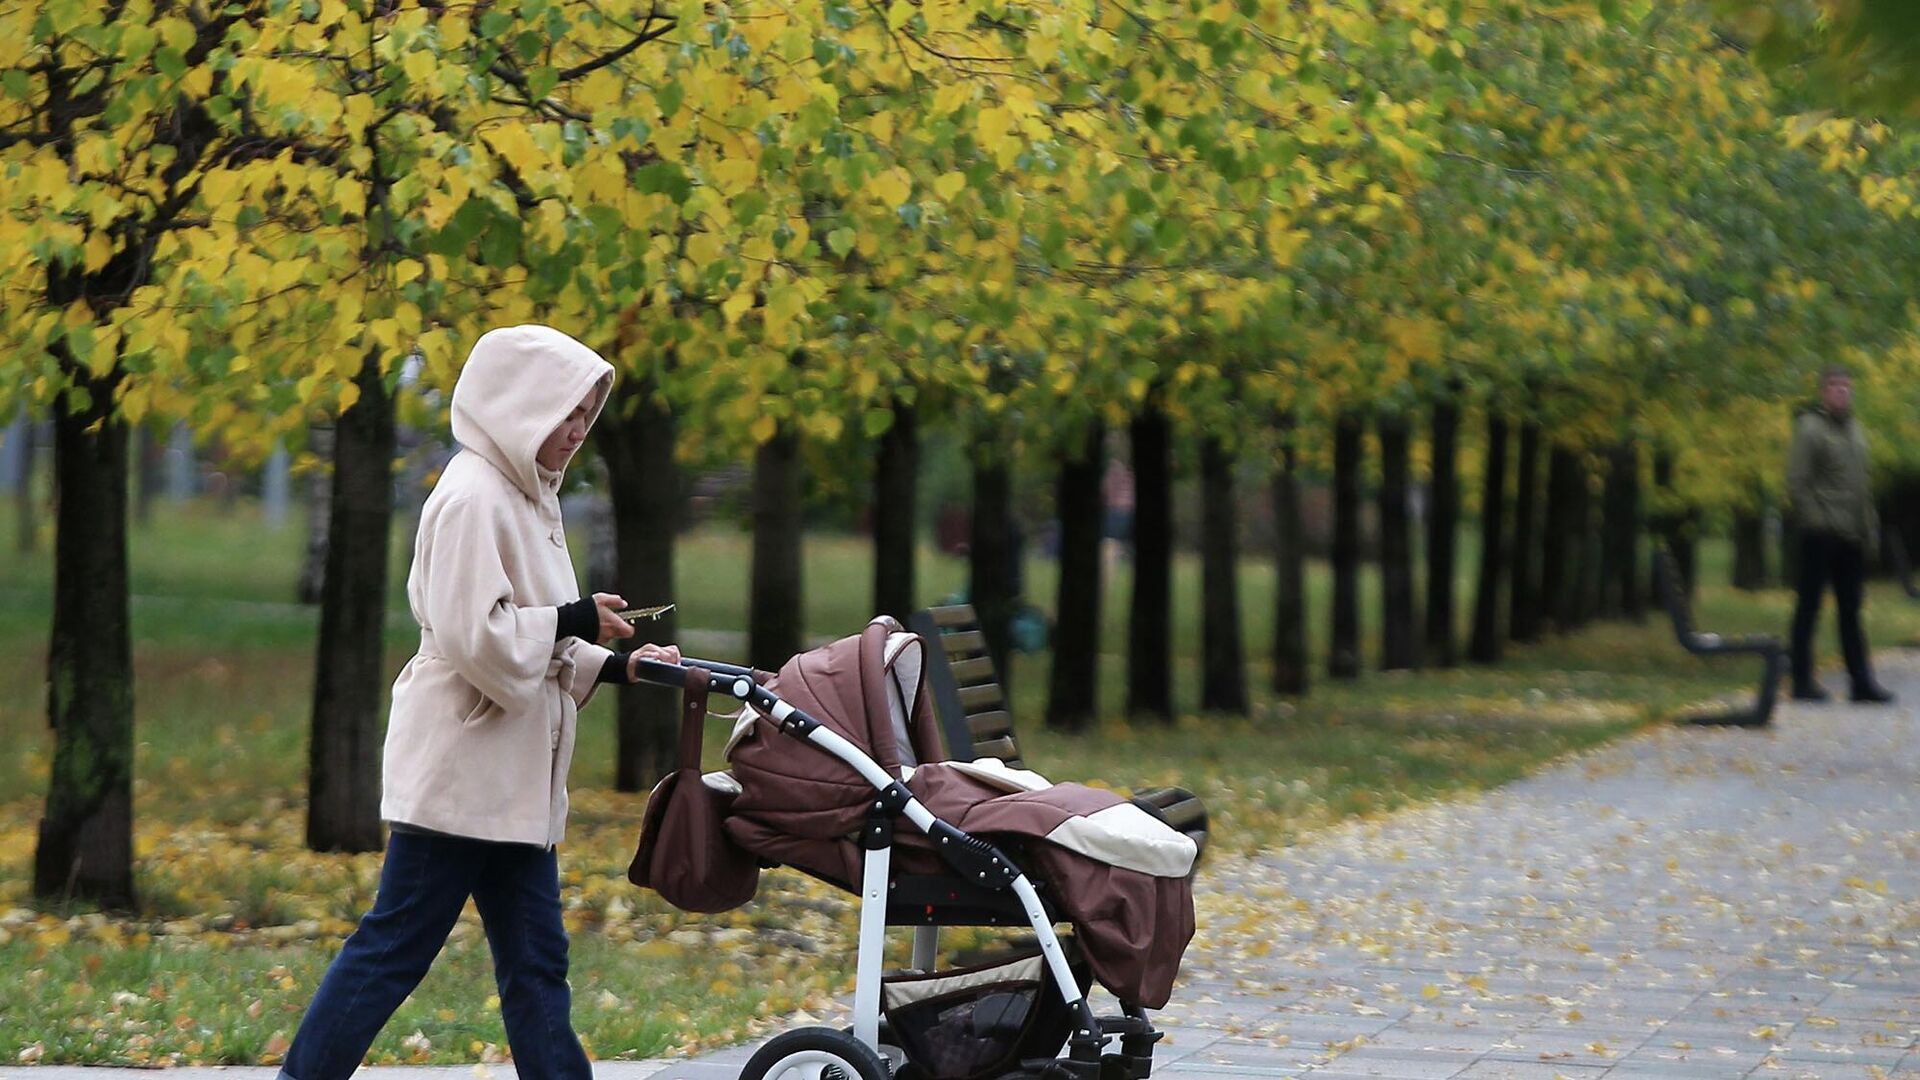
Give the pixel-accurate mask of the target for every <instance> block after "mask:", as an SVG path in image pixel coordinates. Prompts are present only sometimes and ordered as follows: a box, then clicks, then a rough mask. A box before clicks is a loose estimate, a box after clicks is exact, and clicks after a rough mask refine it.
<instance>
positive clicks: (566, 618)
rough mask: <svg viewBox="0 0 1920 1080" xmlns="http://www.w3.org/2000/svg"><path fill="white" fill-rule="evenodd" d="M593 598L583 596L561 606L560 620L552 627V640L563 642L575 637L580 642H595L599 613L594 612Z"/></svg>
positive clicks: (598, 634) (598, 627)
mask: <svg viewBox="0 0 1920 1080" xmlns="http://www.w3.org/2000/svg"><path fill="white" fill-rule="evenodd" d="M595 606H596V605H595V604H594V602H593V597H591V596H583V597H581V598H580V599H578V600H575V601H574V602H573V603H571V604H561V605H560V608H559V611H560V618H559V619H557V620H555V622H554V626H553V640H555V641H565V640H566V639H568V638H570V637H577V638H579V639H580V640H581V641H597V640H598V639H599V637H600V612H598V611H596V610H595Z"/></svg>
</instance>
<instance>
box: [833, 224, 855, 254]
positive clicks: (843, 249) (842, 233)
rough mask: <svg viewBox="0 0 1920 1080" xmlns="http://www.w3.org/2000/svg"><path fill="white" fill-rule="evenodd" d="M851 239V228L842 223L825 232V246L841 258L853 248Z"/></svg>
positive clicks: (852, 238)
mask: <svg viewBox="0 0 1920 1080" xmlns="http://www.w3.org/2000/svg"><path fill="white" fill-rule="evenodd" d="M853 241H854V232H853V230H852V229H849V228H847V227H846V226H844V225H843V226H841V227H840V228H838V229H835V230H833V231H832V232H830V233H828V234H827V247H829V248H831V249H832V250H833V253H834V254H835V255H838V256H840V257H841V258H843V259H844V258H846V256H847V252H849V251H852V250H853Z"/></svg>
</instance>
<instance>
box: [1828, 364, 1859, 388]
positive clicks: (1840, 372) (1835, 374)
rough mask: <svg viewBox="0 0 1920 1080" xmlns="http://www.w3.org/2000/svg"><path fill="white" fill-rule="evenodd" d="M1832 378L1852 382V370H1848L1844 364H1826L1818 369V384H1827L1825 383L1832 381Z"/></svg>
mask: <svg viewBox="0 0 1920 1080" xmlns="http://www.w3.org/2000/svg"><path fill="white" fill-rule="evenodd" d="M1834 379H1845V380H1847V381H1848V382H1852V381H1853V372H1851V371H1848V370H1847V369H1846V368H1845V367H1844V366H1842V365H1840V364H1828V365H1827V366H1826V367H1824V368H1821V369H1820V385H1821V386H1825V385H1827V383H1829V382H1831V381H1833V380H1834Z"/></svg>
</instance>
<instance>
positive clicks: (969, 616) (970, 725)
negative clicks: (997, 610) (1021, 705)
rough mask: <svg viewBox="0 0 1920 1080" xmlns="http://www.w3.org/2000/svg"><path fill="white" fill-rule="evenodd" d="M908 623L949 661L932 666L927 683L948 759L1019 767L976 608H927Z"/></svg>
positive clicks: (1003, 697) (1004, 700) (1009, 716)
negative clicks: (995, 761) (985, 760)
mask: <svg viewBox="0 0 1920 1080" xmlns="http://www.w3.org/2000/svg"><path fill="white" fill-rule="evenodd" d="M907 622H908V629H910V630H912V631H913V632H914V633H917V634H919V635H920V636H922V637H924V638H926V639H927V642H928V643H929V644H931V645H934V646H936V647H938V648H939V649H940V651H941V652H942V653H943V654H944V655H945V656H946V659H947V662H946V663H945V664H929V665H927V683H928V688H929V689H931V690H932V691H933V696H934V703H935V705H936V708H937V711H938V712H939V714H940V725H941V734H942V735H944V736H945V737H946V742H947V754H948V756H950V757H952V758H953V759H954V760H956V761H972V760H974V759H976V758H983V757H990V758H999V759H1000V760H1001V761H1004V762H1006V763H1007V764H1008V765H1012V766H1015V767H1020V766H1021V764H1022V763H1021V760H1020V743H1019V740H1018V739H1017V738H1016V737H1015V736H1014V732H1013V714H1012V713H1010V712H1009V711H1008V710H1007V698H1006V692H1005V691H1004V690H1003V689H1002V687H1001V686H1000V682H999V675H998V674H997V673H996V672H995V671H994V667H993V656H992V654H990V653H989V652H988V651H987V638H986V635H985V634H984V633H982V632H981V630H980V617H979V616H978V615H976V614H975V613H974V610H973V605H972V604H954V605H951V606H948V607H936V608H928V609H926V610H925V611H921V612H918V613H916V614H915V615H914V616H913V617H912V618H911V619H909V620H907Z"/></svg>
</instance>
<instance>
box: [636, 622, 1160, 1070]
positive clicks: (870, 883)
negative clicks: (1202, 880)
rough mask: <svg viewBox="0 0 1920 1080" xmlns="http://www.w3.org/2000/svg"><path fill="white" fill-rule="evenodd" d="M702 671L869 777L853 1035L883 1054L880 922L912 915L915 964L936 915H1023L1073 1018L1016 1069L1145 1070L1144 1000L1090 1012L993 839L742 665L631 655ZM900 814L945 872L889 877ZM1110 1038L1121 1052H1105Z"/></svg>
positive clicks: (652, 666) (960, 919)
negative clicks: (917, 792)
mask: <svg viewBox="0 0 1920 1080" xmlns="http://www.w3.org/2000/svg"><path fill="white" fill-rule="evenodd" d="M696 671H697V672H703V673H705V674H706V677H707V680H708V690H709V693H712V694H724V695H726V696H728V697H731V698H733V699H735V700H736V701H739V702H741V703H742V704H744V705H748V706H751V707H753V708H754V709H757V710H758V711H759V712H760V713H762V714H763V715H765V716H770V717H772V719H773V721H774V722H775V724H776V725H778V727H779V728H780V731H781V732H782V733H783V734H785V735H787V736H789V737H791V738H794V739H797V740H800V741H802V742H806V743H810V744H812V745H813V746H815V747H817V748H819V749H821V750H824V751H825V752H827V753H829V754H832V755H833V756H834V757H836V758H839V759H840V760H841V761H843V762H845V763H846V764H847V765H849V766H851V767H852V768H853V769H854V770H855V771H856V772H858V773H859V774H860V775H861V776H862V777H863V778H865V779H866V781H867V782H868V783H870V784H872V785H873V787H874V799H873V802H872V803H871V804H869V806H868V809H867V816H866V822H865V824H864V825H863V827H862V830H861V837H860V846H861V847H862V849H863V850H864V852H865V857H864V859H863V870H862V880H861V887H860V929H859V946H858V954H857V955H858V960H857V967H856V971H855V976H854V994H853V1036H854V1038H855V1039H857V1040H858V1041H859V1042H860V1043H862V1044H864V1045H865V1046H866V1047H867V1048H868V1049H870V1050H872V1051H873V1052H874V1053H875V1054H880V1053H881V1051H880V996H881V976H882V975H883V973H884V972H883V967H884V963H885V960H884V951H885V945H886V932H887V927H889V926H913V927H914V939H913V965H914V967H916V968H918V969H920V970H922V971H930V970H932V969H933V967H934V964H935V956H936V950H937V947H938V934H939V927H941V926H994V925H1009V924H1013V923H1015V922H1020V921H1024V922H1025V923H1026V924H1027V925H1028V926H1030V927H1031V928H1032V930H1033V933H1034V936H1035V938H1036V939H1037V940H1038V942H1039V945H1040V951H1041V955H1042V956H1043V957H1044V959H1045V962H1046V964H1047V968H1048V970H1049V971H1050V972H1051V974H1052V976H1053V980H1054V983H1055V985H1056V986H1057V987H1058V988H1059V990H1060V994H1061V996H1062V997H1063V998H1064V999H1065V1001H1066V1005H1067V1008H1068V1010H1069V1011H1071V1012H1072V1013H1073V1015H1074V1016H1075V1017H1076V1019H1075V1021H1074V1030H1073V1034H1072V1036H1071V1037H1070V1038H1069V1039H1068V1044H1067V1045H1068V1047H1069V1052H1068V1055H1067V1057H1065V1058H1060V1059H1055V1060H1052V1061H1048V1062H1044V1063H1041V1062H1032V1063H1028V1062H1023V1063H1022V1075H1027V1076H1033V1077H1044V1078H1052V1080H1145V1078H1146V1077H1148V1076H1149V1075H1150V1074H1151V1072H1152V1062H1153V1044H1154V1043H1156V1042H1158V1041H1159V1040H1160V1037H1161V1036H1160V1034H1159V1032H1157V1031H1155V1030H1154V1028H1153V1024H1152V1022H1151V1021H1150V1020H1149V1019H1148V1018H1147V1015H1146V1010H1144V1009H1142V1008H1140V1007H1139V1006H1137V1005H1134V1004H1131V1003H1127V1002H1122V1003H1121V1008H1122V1015H1121V1016H1118V1017H1096V1016H1095V1015H1094V1013H1093V1009H1092V1006H1091V1005H1090V1004H1089V1003H1088V1001H1087V995H1086V994H1084V993H1082V992H1081V990H1080V984H1079V980H1078V979H1077V978H1076V977H1075V975H1074V972H1073V969H1072V966H1071V965H1070V964H1069V963H1068V961H1067V955H1066V951H1065V949H1064V947H1063V946H1062V944H1061V940H1060V936H1059V935H1058V934H1057V933H1055V931H1054V928H1053V926H1054V922H1055V921H1056V920H1055V916H1054V914H1053V912H1051V911H1050V910H1049V909H1048V907H1047V905H1046V903H1045V901H1044V900H1043V899H1042V897H1041V895H1040V892H1039V890H1038V889H1037V888H1036V887H1035V886H1034V884H1033V882H1032V881H1030V880H1029V879H1028V878H1027V876H1026V874H1025V873H1024V872H1023V871H1021V869H1020V868H1019V867H1018V866H1017V865H1015V863H1014V862H1013V860H1012V859H1011V858H1009V857H1008V856H1007V855H1006V854H1005V853H1004V852H1002V851H1001V850H1000V849H999V848H998V847H996V846H994V845H993V844H992V843H989V842H988V841H986V840H983V839H980V838H979V837H976V836H972V835H969V834H968V833H967V832H965V831H964V830H962V829H959V828H957V827H955V826H954V825H952V824H950V823H948V822H946V821H942V820H941V819H939V818H938V817H936V816H935V815H934V814H933V812H932V811H930V810H928V809H927V808H926V807H925V806H924V805H922V804H921V802H920V801H919V799H917V798H915V797H914V795H913V793H912V792H911V791H909V790H907V788H906V786H905V785H904V784H902V783H901V782H900V781H899V780H898V779H897V778H894V777H890V776H888V775H887V773H886V770H885V769H883V768H881V767H880V765H879V763H878V762H876V761H874V760H873V758H872V757H870V756H869V755H868V754H867V753H866V751H864V750H862V749H861V748H860V747H859V746H857V745H855V744H854V743H852V742H850V741H848V740H847V739H846V738H844V737H842V736H841V735H840V734H838V733H837V732H835V731H833V730H831V729H830V728H828V727H826V726H824V725H823V724H821V723H820V721H818V720H816V719H814V718H813V717H811V716H808V715H807V714H806V713H805V712H804V711H802V710H801V709H798V708H796V707H794V706H793V705H792V704H790V703H789V702H787V701H785V700H783V699H781V698H780V697H779V696H778V695H776V694H774V693H773V692H772V691H769V690H767V689H766V688H765V687H763V686H761V685H760V683H759V681H758V680H757V679H756V678H755V672H754V671H753V669H751V668H745V667H740V666H738V665H734V664H723V663H719V662H717V661H711V660H698V659H691V658H686V659H684V660H683V662H682V663H681V664H669V663H665V662H662V661H657V660H645V659H642V660H640V661H638V671H637V674H638V676H639V678H640V680H641V681H642V682H649V683H654V684H657V685H662V686H672V687H681V688H684V687H685V686H686V685H687V680H688V679H689V678H691V677H695V672H696ZM901 817H904V818H906V819H907V821H909V822H911V823H912V824H913V826H914V827H915V828H917V829H919V830H920V831H921V832H922V833H924V834H925V835H926V836H927V837H928V838H930V839H931V840H933V841H934V850H935V851H936V852H937V853H938V854H939V856H940V859H941V861H943V862H944V863H946V864H947V866H948V867H949V868H951V870H952V871H953V874H954V877H951V878H947V877H903V878H902V879H900V880H899V881H893V880H891V871H892V856H893V840H894V830H895V828H896V827H897V825H896V819H897V818H901ZM1116 1036H1117V1037H1118V1038H1119V1040H1120V1047H1119V1052H1118V1053H1106V1052H1105V1049H1106V1046H1107V1043H1108V1041H1109V1039H1111V1038H1114V1037H1116Z"/></svg>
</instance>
